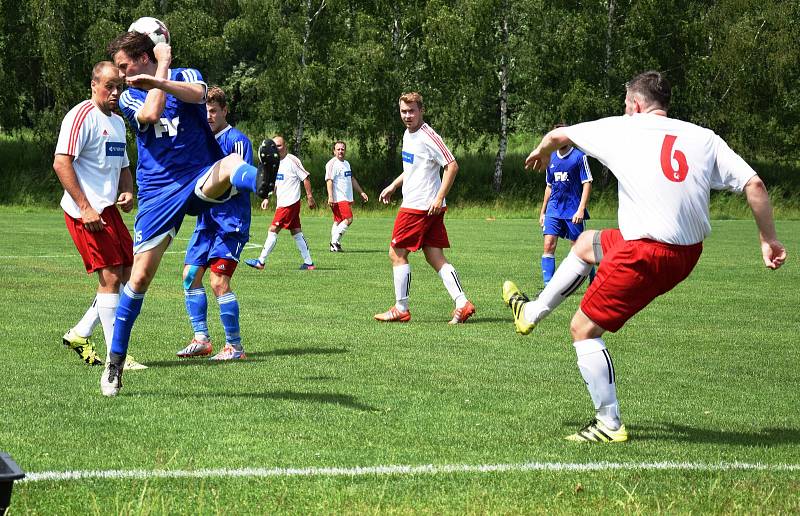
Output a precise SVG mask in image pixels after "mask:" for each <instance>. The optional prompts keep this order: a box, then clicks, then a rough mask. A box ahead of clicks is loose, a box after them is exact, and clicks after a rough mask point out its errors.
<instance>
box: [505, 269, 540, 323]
mask: <svg viewBox="0 0 800 516" xmlns="http://www.w3.org/2000/svg"><path fill="white" fill-rule="evenodd" d="M503 301H504V302H505V304H506V306H507V307H509V308H511V312H512V313H513V314H514V327H515V328H516V330H517V333H519V334H520V335H527V334H529V333H530V332H532V331H533V329H534V328H535V327H536V323H532V322H528V321H527V320H526V319H525V303H528V302H530V299H528V296H526V295H525V294H523V293H522V292H521V291H520V290H519V287H517V285H515V284H514V282H513V281H505V282H504V283H503Z"/></svg>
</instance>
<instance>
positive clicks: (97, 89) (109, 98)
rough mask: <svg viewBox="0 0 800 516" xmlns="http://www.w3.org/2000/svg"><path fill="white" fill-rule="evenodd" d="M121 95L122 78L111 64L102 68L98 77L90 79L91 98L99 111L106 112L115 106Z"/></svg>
mask: <svg viewBox="0 0 800 516" xmlns="http://www.w3.org/2000/svg"><path fill="white" fill-rule="evenodd" d="M120 95H122V78H120V77H119V72H118V71H117V69H116V68H114V67H112V66H107V67H105V68H104V69H103V71H102V73H101V74H100V77H98V78H97V80H93V81H92V100H93V101H94V103H95V104H97V107H99V108H100V110H101V111H103V112H104V113H106V114H108V113H110V112H111V111H113V110H114V109H116V107H117V103H118V102H119V96H120Z"/></svg>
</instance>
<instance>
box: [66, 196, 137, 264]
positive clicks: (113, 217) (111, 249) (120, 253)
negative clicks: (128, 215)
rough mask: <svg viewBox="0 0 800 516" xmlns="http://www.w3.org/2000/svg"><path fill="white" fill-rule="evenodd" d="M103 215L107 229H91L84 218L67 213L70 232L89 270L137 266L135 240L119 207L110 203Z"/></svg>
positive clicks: (101, 214)
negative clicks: (134, 260)
mask: <svg viewBox="0 0 800 516" xmlns="http://www.w3.org/2000/svg"><path fill="white" fill-rule="evenodd" d="M100 216H101V217H102V219H103V222H105V224H104V225H103V229H101V230H100V231H89V230H87V229H86V228H85V227H84V225H83V220H82V219H74V218H72V217H70V216H69V215H67V214H66V213H64V221H65V222H66V223H67V231H69V234H70V236H71V237H72V241H73V242H75V247H77V248H78V252H79V253H80V255H81V258H83V265H84V267H86V272H88V273H90V274H91V273H93V272H95V271H98V270H100V269H105V268H107V267H117V266H120V265H122V266H128V267H129V266H131V265H133V240H132V239H131V233H130V231H128V228H127V226H125V223H124V222H123V221H122V216H120V214H119V210H118V209H117V207H116V206H108V207H107V208H105V209H104V210H103V211H102V212H101V213H100Z"/></svg>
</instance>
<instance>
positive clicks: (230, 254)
mask: <svg viewBox="0 0 800 516" xmlns="http://www.w3.org/2000/svg"><path fill="white" fill-rule="evenodd" d="M246 243H247V235H242V234H240V233H220V232H218V231H215V230H213V229H195V230H194V233H192V238H190V239H189V245H188V246H187V247H186V259H185V260H184V261H183V263H184V264H186V265H197V266H200V267H207V266H208V264H209V263H210V262H211V261H212V260H213V259H215V258H223V259H225V260H234V261H236V262H238V261H239V256H240V255H241V254H242V249H244V245H245V244H246Z"/></svg>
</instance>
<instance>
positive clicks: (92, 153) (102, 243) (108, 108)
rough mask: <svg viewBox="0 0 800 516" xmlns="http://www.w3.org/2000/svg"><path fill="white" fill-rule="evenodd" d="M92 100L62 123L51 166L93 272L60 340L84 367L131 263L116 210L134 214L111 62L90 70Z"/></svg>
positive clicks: (109, 329) (108, 323) (109, 320)
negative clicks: (91, 294)
mask: <svg viewBox="0 0 800 516" xmlns="http://www.w3.org/2000/svg"><path fill="white" fill-rule="evenodd" d="M91 88H92V97H91V99H89V100H84V101H83V102H81V103H80V104H78V105H77V106H75V107H73V108H72V109H71V110H70V111H69V113H67V115H66V116H65V117H64V120H63V121H62V122H61V131H60V132H59V136H58V143H57V144H56V151H55V159H54V160H53V169H54V170H55V173H56V175H57V176H58V179H59V181H61V185H62V186H63V187H64V196H63V197H62V199H61V207H62V208H63V210H64V220H65V221H66V225H67V230H69V234H70V236H71V237H72V241H73V242H74V243H75V247H77V248H78V252H79V253H80V255H81V258H83V265H84V266H85V267H86V272H87V273H89V274H91V273H93V272H96V273H97V279H98V283H99V285H98V287H97V294H96V297H95V298H94V300H93V302H92V305H91V306H90V307H89V309H88V310H87V311H86V314H85V315H84V316H83V318H82V319H81V320H80V321H79V322H78V324H76V325H75V326H74V327H73V328H71V329H70V330H69V331H68V332H67V333H66V334H65V335H64V337H63V342H64V345H65V346H68V347H70V348H72V349H74V350H75V351H76V352H77V353H78V355H79V356H80V357H81V359H82V360H83V361H84V362H86V363H87V364H89V365H99V364H102V363H103V361H102V360H101V359H100V358H99V357H98V356H97V354H96V352H95V350H94V346H93V345H92V343H91V341H90V337H91V335H92V331H93V330H94V327H95V326H96V325H97V323H98V322H99V323H101V324H102V326H103V332H104V334H105V340H106V347H107V348H110V346H111V338H112V337H113V334H114V315H115V313H116V310H117V304H118V303H119V288H120V285H121V284H122V283H124V282H126V281H127V280H128V277H129V276H130V272H131V265H132V264H133V240H132V239H131V235H130V232H129V231H128V228H127V227H126V226H125V223H124V222H123V221H122V217H121V216H120V214H119V210H118V209H117V206H119V207H120V208H122V210H123V211H125V212H126V213H127V212H129V211H131V209H133V177H132V176H131V170H130V168H129V163H128V153H127V151H126V149H125V122H124V121H123V120H122V117H120V116H119V115H117V114H115V113H114V112H113V110H114V109H115V108H116V107H117V102H118V100H119V96H120V94H121V93H122V79H121V78H120V77H119V70H118V69H117V67H116V66H114V63H111V62H110V61H101V62H99V63H97V64H96V65H95V66H94V68H93V69H92V80H91Z"/></svg>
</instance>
